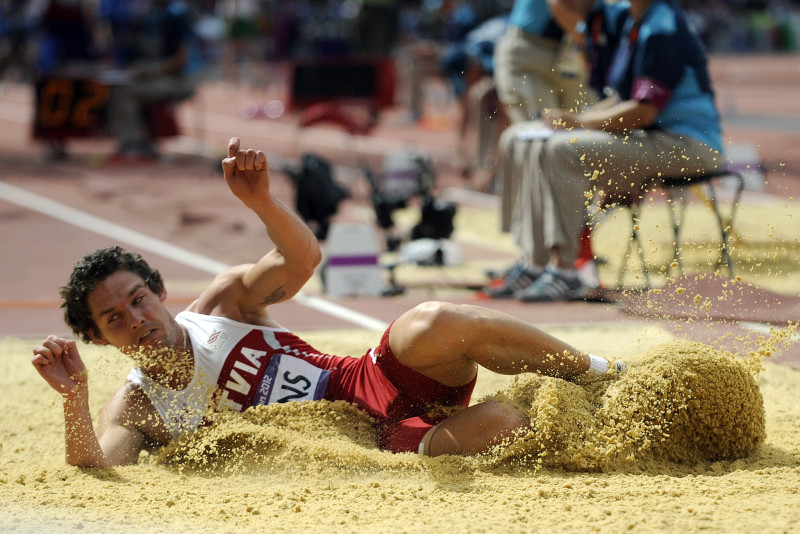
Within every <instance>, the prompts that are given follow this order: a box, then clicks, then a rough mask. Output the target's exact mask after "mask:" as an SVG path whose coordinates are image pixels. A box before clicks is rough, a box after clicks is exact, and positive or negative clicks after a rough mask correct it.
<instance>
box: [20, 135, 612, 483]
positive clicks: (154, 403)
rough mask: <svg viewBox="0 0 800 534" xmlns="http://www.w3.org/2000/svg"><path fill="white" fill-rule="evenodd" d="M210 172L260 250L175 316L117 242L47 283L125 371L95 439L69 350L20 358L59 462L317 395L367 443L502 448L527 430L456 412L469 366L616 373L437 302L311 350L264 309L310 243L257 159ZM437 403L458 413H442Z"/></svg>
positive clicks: (92, 462)
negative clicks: (357, 426)
mask: <svg viewBox="0 0 800 534" xmlns="http://www.w3.org/2000/svg"><path fill="white" fill-rule="evenodd" d="M222 168H223V174H224V177H225V181H226V182H227V184H228V187H229V188H230V190H231V192H232V193H233V194H234V195H236V196H237V197H238V198H239V199H240V200H241V201H242V203H243V204H244V205H245V206H247V207H248V208H250V209H251V210H252V211H253V212H254V213H255V214H256V215H257V216H258V217H259V218H260V219H261V221H262V222H263V224H264V226H265V229H266V232H267V234H268V236H269V237H270V239H271V241H272V242H273V243H274V248H273V249H272V250H270V251H269V252H267V253H266V255H264V256H263V257H262V258H261V259H260V260H258V262H257V263H254V264H247V265H238V266H236V267H232V268H230V269H228V270H226V271H224V272H222V273H220V274H219V275H218V276H217V277H216V278H215V279H214V280H213V281H212V282H211V285H210V286H209V287H208V288H207V289H206V290H205V291H203V292H202V293H201V294H200V295H199V297H198V298H197V300H195V301H194V302H193V303H192V304H190V305H189V307H188V308H187V309H186V310H184V311H183V312H181V313H179V314H178V315H177V316H176V317H173V316H172V314H171V313H170V312H169V311H168V309H167V308H166V307H165V305H164V301H165V299H166V296H167V294H166V290H165V289H164V283H163V280H162V278H161V275H160V274H159V273H158V271H155V270H153V269H152V268H150V266H149V265H148V264H147V263H146V262H145V261H144V260H143V259H142V258H141V256H139V255H138V254H135V253H130V252H126V251H123V250H122V249H120V248H119V247H110V248H106V249H101V250H98V251H96V252H94V253H92V254H88V255H86V256H85V257H84V258H83V259H82V260H81V261H80V262H79V263H78V264H77V265H76V266H75V268H74V270H73V272H72V275H71V276H70V280H69V283H68V285H67V286H65V287H62V288H61V295H62V297H63V299H64V303H63V304H62V307H63V308H64V309H65V319H66V322H67V324H68V325H69V326H70V327H71V328H72V330H73V331H74V332H75V334H76V335H79V336H81V338H82V339H83V340H84V341H86V342H89V341H91V342H93V343H96V344H98V345H108V344H110V345H113V346H115V347H116V348H118V349H119V350H120V351H121V352H122V353H124V354H125V355H127V356H129V357H130V358H131V359H132V360H133V362H134V364H135V365H136V366H135V367H134V369H133V370H132V371H131V373H130V374H129V375H128V380H127V382H125V384H123V385H122V386H121V387H120V389H119V390H118V391H117V392H116V393H115V394H114V395H112V397H111V399H109V400H108V401H107V402H106V404H105V406H104V408H103V410H102V411H101V413H100V417H99V421H98V426H97V434H95V430H94V428H95V427H94V423H93V421H92V416H91V413H90V411H89V399H88V395H89V388H88V377H87V372H86V368H85V366H84V364H83V362H82V360H81V357H80V355H79V353H78V348H77V345H76V344H75V341H72V340H67V339H63V338H59V337H56V336H49V337H47V339H45V340H44V341H43V342H42V345H40V346H38V347H36V348H34V349H33V352H34V358H33V361H32V363H33V365H34V366H35V367H36V369H37V370H38V372H39V373H40V374H41V376H42V377H43V378H44V379H45V380H46V381H47V383H48V384H49V385H50V386H51V387H52V388H53V389H55V390H56V391H57V392H58V393H59V394H60V395H61V396H62V399H63V410H64V418H65V441H66V460H67V463H69V464H71V465H77V466H85V467H110V466H114V465H121V464H131V463H135V462H136V461H137V459H138V457H139V452H140V451H141V450H142V449H143V448H145V447H146V446H147V443H156V444H166V443H167V442H169V441H170V440H172V439H176V438H178V437H179V436H181V435H184V434H187V433H190V432H193V431H194V430H195V429H197V428H198V426H199V425H201V424H202V422H203V419H204V415H205V414H206V413H207V412H208V409H209V408H214V409H218V410H220V409H235V410H239V411H243V410H245V409H246V408H248V407H250V406H253V405H259V404H269V403H272V402H286V401H288V400H320V399H325V400H331V401H336V400H344V401H348V402H351V403H354V404H356V405H357V406H359V407H360V408H361V409H363V410H365V411H366V412H367V413H369V415H371V416H372V417H373V418H375V420H376V422H377V425H378V429H377V430H378V434H379V440H380V441H379V445H380V447H381V448H382V449H385V450H390V451H393V452H415V453H416V452H418V453H420V454H425V455H430V456H437V455H441V454H477V453H481V452H485V451H488V450H490V449H491V447H493V446H495V445H498V444H501V443H504V442H507V441H510V440H513V439H514V438H515V437H518V436H519V435H520V432H521V431H522V432H524V431H525V429H526V428H527V426H528V424H529V421H528V419H527V416H526V415H524V414H522V413H520V412H519V410H518V409H517V408H515V407H513V406H511V405H509V404H506V403H502V402H499V401H486V402H482V403H478V404H474V405H472V406H469V403H470V396H471V394H472V390H473V387H474V386H475V381H476V380H477V374H478V368H479V366H483V367H486V368H487V369H490V370H492V371H494V372H497V373H503V374H520V373H526V372H529V373H541V374H545V375H549V376H555V377H561V378H564V379H569V378H572V377H577V376H580V375H582V374H584V373H600V374H602V373H606V372H609V373H614V372H617V373H620V372H622V371H623V370H624V364H623V363H622V362H617V363H616V364H610V363H609V362H608V361H607V360H605V359H603V358H599V357H597V356H593V355H590V354H586V353H583V352H581V351H579V350H578V349H576V348H574V347H571V346H570V345H568V344H566V343H564V342H562V341H560V340H558V339H556V338H553V337H552V336H550V335H548V334H546V333H545V332H543V331H541V330H540V329H538V328H536V327H535V326H533V325H530V324H527V323H524V322H522V321H520V320H519V319H516V318H515V317H512V316H510V315H507V314H503V313H500V312H497V311H494V310H490V309H487V308H482V307H479V306H471V305H455V304H450V303H446V302H428V303H424V304H421V305H418V306H416V307H415V308H413V309H412V310H410V311H407V312H405V313H403V314H402V315H400V317H398V318H397V320H395V321H394V322H393V323H392V325H391V326H390V327H389V328H388V329H387V330H386V332H385V333H384V335H383V337H382V339H381V342H380V344H379V345H378V346H377V347H374V348H372V349H370V350H368V351H367V352H366V353H365V354H364V356H362V357H361V358H352V357H339V356H332V355H327V354H324V353H321V352H319V351H318V350H316V349H314V348H312V347H311V346H309V345H308V344H307V343H305V342H304V341H302V340H301V339H299V338H298V337H297V336H295V335H294V334H292V333H291V332H290V331H289V330H287V329H286V328H283V327H282V326H281V325H279V324H278V323H277V322H276V321H275V320H274V319H273V318H272V317H271V315H270V312H269V311H268V308H269V306H271V305H273V304H278V303H279V302H285V301H287V300H289V299H291V298H292V297H293V296H294V295H295V294H296V293H297V292H298V291H299V290H300V289H301V288H302V287H303V285H304V284H305V283H306V282H307V281H308V279H309V278H310V277H311V276H312V274H313V273H314V269H315V268H316V267H317V265H318V264H319V262H320V260H321V258H322V253H321V251H320V248H319V243H318V242H317V240H316V238H315V237H314V234H313V233H312V232H311V231H310V230H309V228H308V227H307V226H306V225H305V224H303V222H302V221H301V220H300V219H299V218H298V217H297V216H296V215H295V214H294V213H292V211H291V210H289V209H288V208H286V206H285V205H284V204H282V203H281V202H280V201H279V200H278V199H276V198H275V197H274V196H273V194H272V192H271V191H270V176H269V166H268V162H267V159H266V156H265V155H264V153H263V152H262V151H260V150H259V151H256V150H252V149H250V150H243V149H240V148H239V139H237V138H233V139H231V141H230V144H229V146H228V157H227V158H225V159H224V160H223V162H222ZM281 384H282V385H283V386H284V387H281ZM437 408H439V411H436V409H437ZM442 408H444V409H447V408H450V409H451V410H450V411H451V413H452V412H453V410H452V409H453V408H461V409H460V411H455V413H452V415H450V416H449V417H448V416H447V414H445V413H443V412H442V411H441V409H442Z"/></svg>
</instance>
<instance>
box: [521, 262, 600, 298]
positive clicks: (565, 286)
mask: <svg viewBox="0 0 800 534" xmlns="http://www.w3.org/2000/svg"><path fill="white" fill-rule="evenodd" d="M588 291H589V288H587V287H586V286H585V285H583V282H581V280H580V278H578V275H577V274H572V275H571V276H570V275H564V274H562V273H561V272H558V271H556V270H555V269H551V268H550V267H547V268H545V270H544V273H542V275H541V276H540V277H539V278H538V279H537V280H536V281H535V282H534V283H533V284H531V285H530V286H529V287H526V288H525V289H522V290H520V291H517V292H516V293H515V294H514V296H515V297H516V298H517V299H519V300H521V301H522V302H559V301H569V300H582V299H583V298H585V297H586V294H587V293H588Z"/></svg>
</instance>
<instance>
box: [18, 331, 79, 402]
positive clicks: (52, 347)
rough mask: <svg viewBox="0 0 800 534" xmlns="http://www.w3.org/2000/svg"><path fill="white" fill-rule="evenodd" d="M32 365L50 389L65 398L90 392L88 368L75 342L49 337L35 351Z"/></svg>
mask: <svg viewBox="0 0 800 534" xmlns="http://www.w3.org/2000/svg"><path fill="white" fill-rule="evenodd" d="M33 354H34V357H33V360H32V361H31V363H32V364H33V366H34V367H36V370H37V371H39V374H40V375H42V378H44V379H45V380H46V381H47V383H48V384H50V387H51V388H53V389H54V390H56V391H57V392H59V393H60V394H61V396H62V397H64V398H70V397H73V396H75V395H77V394H79V393H81V392H84V393H85V392H86V391H88V380H87V373H86V366H85V365H84V364H83V360H81V355H80V354H79V353H78V348H77V346H76V345H75V342H74V341H71V340H67V339H64V338H60V337H56V336H47V339H45V340H44V341H43V342H42V344H41V345H40V346H38V347H34V349H33Z"/></svg>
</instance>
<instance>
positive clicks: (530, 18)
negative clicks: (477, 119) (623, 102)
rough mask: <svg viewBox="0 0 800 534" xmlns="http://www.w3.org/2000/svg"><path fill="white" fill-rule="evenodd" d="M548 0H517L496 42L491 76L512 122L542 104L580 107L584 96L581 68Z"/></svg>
mask: <svg viewBox="0 0 800 534" xmlns="http://www.w3.org/2000/svg"><path fill="white" fill-rule="evenodd" d="M549 3H550V0H516V1H515V2H514V7H513V9H512V10H511V14H510V15H509V21H508V29H507V31H506V33H505V35H503V37H502V38H501V39H500V40H499V42H498V43H497V47H496V48H495V60H494V67H495V70H494V79H495V84H496V86H497V94H498V96H499V98H500V101H501V102H502V103H503V104H504V105H505V107H506V112H507V113H508V116H509V118H510V119H511V121H512V122H517V121H525V120H533V119H536V118H538V117H540V116H541V115H542V113H543V112H544V110H545V109H553V108H566V109H580V108H582V107H583V105H584V104H585V103H586V101H587V99H592V100H593V98H591V95H587V94H586V91H585V88H584V82H585V79H586V69H585V67H584V64H583V62H582V60H581V59H580V53H579V51H578V49H577V47H576V46H574V45H573V44H572V43H570V41H569V40H568V34H566V33H565V31H564V29H563V28H562V26H561V24H563V25H564V27H566V28H568V29H570V30H571V29H572V28H574V27H575V25H576V24H577V23H578V22H579V20H580V18H579V17H577V16H574V17H573V19H572V22H571V25H570V23H569V22H567V21H557V20H556V19H555V18H554V14H553V13H552V12H551V7H550V6H549Z"/></svg>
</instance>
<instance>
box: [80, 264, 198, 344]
mask: <svg viewBox="0 0 800 534" xmlns="http://www.w3.org/2000/svg"><path fill="white" fill-rule="evenodd" d="M166 298H167V293H166V291H162V293H161V294H157V293H154V292H153V291H152V290H151V289H150V288H149V287H147V284H146V283H145V281H144V280H143V279H142V277H140V276H139V275H137V274H134V273H132V272H130V271H124V270H122V271H117V272H115V273H114V274H112V275H110V276H109V277H108V278H106V279H105V280H103V281H102V282H101V283H100V284H98V286H97V287H96V288H94V289H93V290H92V291H91V292H89V295H88V298H87V301H88V304H89V309H90V310H92V319H94V322H95V324H96V325H97V331H95V332H92V336H91V337H92V341H94V342H95V343H97V344H98V345H106V344H111V345H113V346H115V347H117V348H118V349H120V350H121V351H122V352H123V353H125V354H128V355H134V354H136V353H142V352H144V351H145V350H146V349H159V348H162V349H163V348H168V347H171V346H173V345H175V344H176V341H179V337H178V336H180V335H181V334H182V332H180V327H178V326H177V324H176V323H175V322H174V320H173V318H172V316H171V315H170V313H169V311H168V310H167V308H166V307H165V306H164V300H165V299H166ZM176 338H177V339H176Z"/></svg>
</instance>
